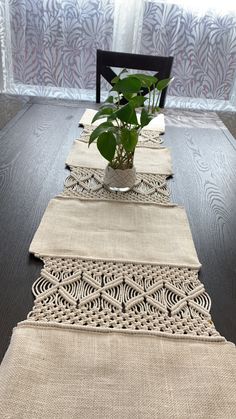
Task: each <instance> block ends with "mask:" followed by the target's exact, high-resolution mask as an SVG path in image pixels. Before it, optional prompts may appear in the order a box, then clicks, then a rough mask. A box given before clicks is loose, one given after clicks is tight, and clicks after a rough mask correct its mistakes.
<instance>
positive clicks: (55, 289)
mask: <svg viewBox="0 0 236 419" xmlns="http://www.w3.org/2000/svg"><path fill="white" fill-rule="evenodd" d="M43 261H44V269H42V271H41V275H40V277H39V278H38V280H37V281H36V282H35V283H34V285H33V294H34V296H35V304H34V307H33V310H32V311H31V312H30V313H29V315H28V319H30V320H35V321H45V322H51V321H53V322H59V323H66V324H73V325H82V326H93V327H96V328H97V327H106V328H115V329H131V330H132V329H133V330H146V331H159V332H163V333H165V332H166V333H168V334H170V333H171V334H178V335H183V334H184V335H186V334H189V335H195V336H218V335H219V334H218V332H216V330H215V328H214V326H213V324H212V321H211V317H210V314H209V311H210V298H209V296H208V295H207V294H206V292H205V290H204V287H203V285H202V284H201V282H200V281H199V280H198V270H197V269H193V268H183V267H173V266H158V265H157V266H156V265H142V264H133V263H118V262H117V263H116V262H107V261H91V260H81V259H77V258H76V259H72V258H66V259H65V258H54V257H53V258H52V257H45V258H43Z"/></svg>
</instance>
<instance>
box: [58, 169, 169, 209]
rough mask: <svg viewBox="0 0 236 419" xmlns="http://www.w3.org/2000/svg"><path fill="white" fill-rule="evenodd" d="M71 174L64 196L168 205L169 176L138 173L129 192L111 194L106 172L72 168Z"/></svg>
mask: <svg viewBox="0 0 236 419" xmlns="http://www.w3.org/2000/svg"><path fill="white" fill-rule="evenodd" d="M70 169H71V173H70V175H69V176H68V177H67V179H66V180H65V185H64V186H65V188H64V192H63V196H75V197H78V198H86V199H98V198H102V199H104V200H109V201H114V200H116V201H129V202H152V203H158V204H168V203H169V202H170V193H169V190H168V187H167V181H166V180H167V176H166V175H157V174H149V173H137V181H136V184H135V186H134V187H133V188H132V190H130V191H129V192H126V193H122V192H110V191H109V190H108V189H106V187H105V186H104V184H103V176H104V171H103V170H101V169H88V168H82V167H70Z"/></svg>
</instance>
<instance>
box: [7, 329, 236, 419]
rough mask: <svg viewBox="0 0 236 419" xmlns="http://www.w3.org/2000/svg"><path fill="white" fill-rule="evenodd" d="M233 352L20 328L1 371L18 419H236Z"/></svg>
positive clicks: (125, 336)
mask: <svg viewBox="0 0 236 419" xmlns="http://www.w3.org/2000/svg"><path fill="white" fill-rule="evenodd" d="M235 373H236V352H235V348H234V345H233V344H230V343H226V342H211V343H210V342H204V341H196V340H191V339H189V340H183V339H174V338H161V337H158V336H150V335H149V336H147V335H146V334H142V335H140V334H135V333H123V332H118V333H116V332H113V331H110V332H101V331H100V332H99V331H94V332H93V331H88V330H87V331H82V330H77V329H73V328H66V327H53V326H48V327H42V326H40V325H37V326H34V327H30V326H27V325H24V326H18V327H17V328H16V329H15V330H14V332H13V336H12V340H11V344H10V346H9V349H8V351H7V353H6V355H5V358H4V360H3V363H2V365H1V367H0V416H1V418H4V419H7V418H13V419H21V418H22V419H23V418H24V419H72V418H81V419H82V418H83V419H92V418H96V419H121V418H123V419H154V418H155V419H173V418H175V419H178V418H179V419H190V418H191V419H194V418H197V419H211V418H212V419H230V418H232V419H235V417H236V399H235V394H236V379H235Z"/></svg>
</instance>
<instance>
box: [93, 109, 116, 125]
mask: <svg viewBox="0 0 236 419" xmlns="http://www.w3.org/2000/svg"><path fill="white" fill-rule="evenodd" d="M112 112H114V111H113V109H112V108H108V107H106V108H102V109H100V110H99V111H98V112H97V113H96V114H95V115H94V117H93V119H92V124H93V123H94V122H95V121H97V120H98V119H101V118H104V117H106V116H108V115H111V114H112Z"/></svg>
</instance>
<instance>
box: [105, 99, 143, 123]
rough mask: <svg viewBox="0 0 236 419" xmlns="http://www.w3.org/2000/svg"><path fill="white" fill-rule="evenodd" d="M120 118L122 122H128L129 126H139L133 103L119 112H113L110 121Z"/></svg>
mask: <svg viewBox="0 0 236 419" xmlns="http://www.w3.org/2000/svg"><path fill="white" fill-rule="evenodd" d="M114 118H118V119H120V121H121V122H126V123H127V124H133V125H138V120H137V116H136V112H135V108H134V106H133V105H132V103H131V102H129V103H127V104H126V105H124V106H122V107H121V108H120V109H118V111H116V112H113V114H112V115H111V117H109V119H114Z"/></svg>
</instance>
